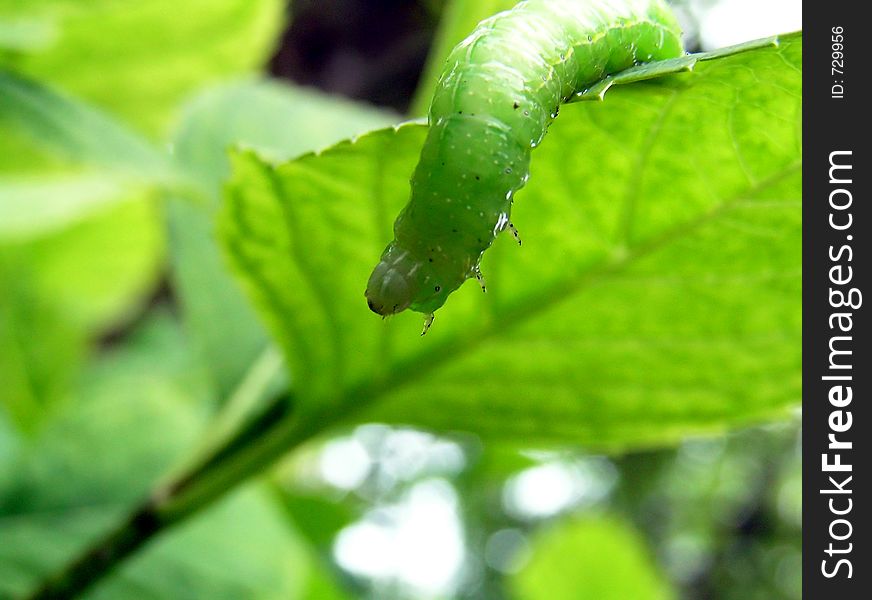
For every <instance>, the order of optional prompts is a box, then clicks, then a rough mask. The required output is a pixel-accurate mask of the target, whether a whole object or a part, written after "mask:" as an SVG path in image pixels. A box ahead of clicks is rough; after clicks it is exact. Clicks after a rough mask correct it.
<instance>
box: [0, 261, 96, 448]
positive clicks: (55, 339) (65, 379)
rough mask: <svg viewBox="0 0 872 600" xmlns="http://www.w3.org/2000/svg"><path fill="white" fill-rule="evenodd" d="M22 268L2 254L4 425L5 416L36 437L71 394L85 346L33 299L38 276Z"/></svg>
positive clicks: (53, 310) (0, 406)
mask: <svg viewBox="0 0 872 600" xmlns="http://www.w3.org/2000/svg"><path fill="white" fill-rule="evenodd" d="M22 262H23V261H22V260H21V259H20V257H18V256H15V255H14V254H13V253H9V252H4V251H2V249H0V419H2V413H3V412H6V414H7V415H8V416H9V417H10V418H11V420H12V422H13V423H14V424H15V426H16V427H17V428H18V429H20V430H23V431H25V432H29V433H32V432H33V431H34V430H35V429H36V427H37V425H38V424H39V423H40V421H41V420H42V419H43V418H44V417H45V416H46V415H47V413H48V411H49V409H50V408H52V407H53V406H54V405H55V403H56V402H57V401H58V400H60V399H61V397H62V396H63V395H64V393H65V392H66V388H67V385H68V384H69V382H70V379H71V377H72V375H73V373H74V372H75V370H76V367H78V365H79V362H80V359H81V357H82V354H83V352H84V341H85V340H84V338H83V336H82V335H81V333H80V332H79V330H78V329H77V328H75V327H72V326H71V325H70V324H69V323H68V322H67V321H66V320H65V319H64V316H63V315H62V314H59V313H58V309H57V307H56V306H53V305H52V304H51V303H50V302H48V301H47V300H46V299H45V298H41V297H39V295H38V294H36V293H34V289H33V274H32V273H31V272H30V269H29V268H27V266H26V265H25V264H22ZM0 455H2V453H0Z"/></svg>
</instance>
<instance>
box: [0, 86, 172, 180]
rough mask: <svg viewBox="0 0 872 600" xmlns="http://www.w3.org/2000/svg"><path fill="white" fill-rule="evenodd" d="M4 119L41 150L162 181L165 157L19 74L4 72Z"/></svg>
mask: <svg viewBox="0 0 872 600" xmlns="http://www.w3.org/2000/svg"><path fill="white" fill-rule="evenodd" d="M0 115H2V119H3V120H2V121H0V123H3V124H4V125H5V126H7V127H8V126H12V127H16V128H18V129H19V130H23V131H24V132H25V133H27V134H28V135H29V136H30V137H31V138H32V139H33V140H35V141H38V143H39V144H40V145H41V146H44V147H46V148H47V149H50V150H52V151H55V152H59V153H63V154H64V155H66V156H68V157H69V158H71V159H75V160H76V161H81V162H85V163H96V164H99V165H102V166H107V167H112V168H115V169H120V170H123V171H124V172H126V173H127V174H129V175H131V176H132V175H134V174H136V175H138V177H139V178H142V179H145V178H149V177H150V178H163V177H165V176H166V173H167V170H168V165H167V163H166V159H165V158H164V156H163V154H161V153H159V152H158V151H157V150H156V149H154V148H153V147H151V145H150V144H149V143H148V142H146V141H145V140H143V139H142V138H140V137H139V136H138V135H137V134H135V133H133V132H131V131H129V130H128V129H127V128H126V127H125V126H124V125H122V124H121V123H119V122H116V121H115V120H113V119H112V118H111V117H109V116H107V115H104V114H103V113H101V112H100V111H99V110H97V109H95V108H92V107H91V106H88V105H87V104H84V103H81V102H78V101H76V100H74V99H71V98H67V97H65V96H63V95H62V94H58V93H56V92H54V91H52V90H51V89H49V88H47V87H45V86H43V85H41V84H39V83H37V82H35V81H31V80H29V79H26V78H24V77H20V76H19V75H16V74H15V73H11V72H8V71H2V70H0Z"/></svg>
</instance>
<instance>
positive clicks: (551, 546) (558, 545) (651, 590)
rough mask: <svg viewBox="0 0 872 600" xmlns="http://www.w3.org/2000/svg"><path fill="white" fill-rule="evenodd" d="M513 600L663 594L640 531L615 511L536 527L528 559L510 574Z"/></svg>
mask: <svg viewBox="0 0 872 600" xmlns="http://www.w3.org/2000/svg"><path fill="white" fill-rule="evenodd" d="M510 584H511V588H512V589H513V591H514V592H515V593H514V595H513V597H515V598H518V600H628V599H630V598H632V600H668V599H669V598H674V597H675V593H674V592H673V591H672V590H670V588H669V586H668V584H667V583H666V580H665V578H664V577H663V576H662V575H661V574H660V573H658V571H657V568H656V566H655V565H654V563H653V561H652V559H651V557H650V556H649V553H648V551H647V549H646V548H645V545H644V542H643V540H642V537H641V536H640V535H639V534H638V533H637V532H636V531H634V530H633V529H632V527H631V526H630V525H629V524H627V523H625V522H623V521H621V520H618V519H616V518H614V517H598V518H595V517H586V518H584V519H576V520H573V521H569V522H567V523H563V524H560V525H558V526H556V527H552V528H551V529H549V530H546V531H543V532H540V533H539V534H538V535H537V536H536V537H535V538H534V542H533V544H532V557H531V560H530V563H529V564H527V565H526V566H525V567H524V568H523V570H521V571H520V572H519V573H518V574H517V575H515V576H513V577H512V579H511V580H510Z"/></svg>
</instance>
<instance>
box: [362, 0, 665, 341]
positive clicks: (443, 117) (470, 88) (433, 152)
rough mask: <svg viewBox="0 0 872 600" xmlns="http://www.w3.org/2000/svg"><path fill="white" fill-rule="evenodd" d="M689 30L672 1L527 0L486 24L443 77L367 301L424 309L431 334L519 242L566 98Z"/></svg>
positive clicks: (386, 308) (658, 53) (385, 311)
mask: <svg viewBox="0 0 872 600" xmlns="http://www.w3.org/2000/svg"><path fill="white" fill-rule="evenodd" d="M680 36H681V31H680V29H679V27H678V23H677V21H676V20H675V17H674V16H673V15H672V13H671V12H670V11H669V9H668V7H667V6H666V5H665V3H664V2H663V1H662V0H526V1H524V2H521V3H519V4H518V5H516V6H515V7H514V8H512V9H511V10H508V11H505V12H502V13H499V14H497V15H494V16H493V17H491V18H489V19H486V20H485V21H483V22H482V23H480V24H479V25H478V27H476V29H475V30H474V31H473V32H472V33H471V34H470V35H469V36H468V37H467V38H466V39H465V40H464V41H463V42H461V43H460V44H458V46H457V47H456V48H454V50H453V51H452V52H451V54H450V55H449V57H448V60H447V61H446V65H445V70H444V71H443V73H442V75H441V77H440V79H439V82H438V84H437V86H436V91H435V93H434V96H433V100H432V102H431V104H430V112H429V124H430V130H429V132H428V135H427V140H426V141H425V143H424V147H423V148H422V150H421V159H420V161H419V162H418V166H417V167H416V168H415V172H414V174H413V175H412V180H411V197H410V199H409V203H408V204H407V205H406V207H405V208H404V209H403V211H402V212H401V213H400V215H399V216H398V217H397V220H396V222H395V223H394V236H395V237H394V240H393V241H392V242H391V243H390V244H389V245H388V246H387V248H386V249H385V251H384V253H383V254H382V257H381V260H380V261H379V263H378V264H377V265H376V267H375V269H374V270H373V272H372V275H371V276H370V278H369V282H368V284H367V288H366V298H367V303H368V305H369V307H370V308H371V309H372V310H373V311H374V312H376V313H378V314H380V315H383V316H384V315H389V314H394V313H397V312H400V311H403V310H406V309H407V308H410V309H412V310H415V311H418V312H422V313H424V314H425V315H426V320H425V328H424V331H425V332H426V330H427V327H429V325H430V323H432V321H433V313H434V311H435V310H436V309H438V308H439V307H441V306H442V305H443V304H444V303H445V301H446V299H447V298H448V296H449V295H450V294H451V293H452V292H453V291H454V290H456V289H457V288H458V287H460V285H461V284H462V283H463V282H464V281H465V280H466V279H468V278H470V277H476V278H478V279H479V281H480V282H481V273H480V272H479V263H480V261H481V257H482V254H483V253H484V251H485V250H487V249H488V248H489V247H490V245H491V244H492V243H493V241H494V239H495V238H496V236H497V235H498V234H499V233H500V232H502V231H503V230H505V229H506V228H507V227H508V228H510V229H511V230H512V233H513V234H514V235H515V237H516V239H517V240H518V242H519V243H520V238H519V237H518V236H517V231H516V230H515V229H514V226H512V225H510V223H509V214H510V212H511V207H512V199H513V197H514V194H515V192H517V191H518V190H519V189H520V188H521V187H523V185H524V184H525V183H526V181H527V178H528V176H529V164H530V154H531V150H532V149H533V148H535V147H536V146H538V145H539V144H540V143H541V141H542V138H543V137H544V135H545V132H546V131H547V129H548V125H550V123H551V121H552V120H554V119H555V118H556V117H557V113H558V112H559V108H560V103H561V102H563V101H565V99H567V98H570V97H572V96H573V95H574V94H575V93H576V92H580V91H582V90H585V89H587V88H588V87H589V86H590V85H591V84H592V83H595V82H597V81H599V80H600V79H602V78H603V77H604V76H605V75H608V74H611V73H616V72H618V71H621V70H623V69H626V68H628V67H631V66H633V65H635V64H638V63H640V62H645V61H651V60H663V59H667V58H673V57H676V56H680V55H681V54H682V47H681V39H680ZM520 37H523V42H524V43H519V38H520ZM519 82H523V83H519ZM522 105H523V106H524V110H522V111H519V110H518V109H519V108H520V107H521V106H522ZM469 174H474V179H475V181H476V182H477V183H476V184H475V185H473V184H472V183H471V181H470V178H469ZM482 289H484V285H482Z"/></svg>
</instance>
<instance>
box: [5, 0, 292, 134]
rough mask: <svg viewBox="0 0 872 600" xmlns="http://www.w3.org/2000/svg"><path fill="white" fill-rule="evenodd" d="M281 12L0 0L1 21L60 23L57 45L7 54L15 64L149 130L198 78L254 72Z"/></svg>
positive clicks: (207, 4) (239, 2)
mask: <svg viewBox="0 0 872 600" xmlns="http://www.w3.org/2000/svg"><path fill="white" fill-rule="evenodd" d="M284 11H285V2H283V1H282V0H254V1H251V0H223V1H221V2H215V1H214V0H142V1H140V2H135V3H130V2H125V1H121V0H92V1H90V2H79V1H77V0H42V1H41V2H33V3H21V2H20V1H19V0H0V18H4V19H6V20H10V21H11V20H18V19H46V20H53V21H56V22H57V27H58V32H57V41H56V43H55V44H54V45H53V46H51V48H49V49H47V50H45V51H42V52H39V53H31V54H26V55H21V56H14V57H13V59H12V64H13V65H14V66H15V68H16V70H18V71H19V72H20V73H22V74H25V75H27V76H30V77H33V78H35V79H38V80H41V81H47V82H51V83H52V85H56V86H58V87H59V88H60V89H63V90H65V91H67V92H68V93H71V94H73V95H75V96H78V97H80V98H82V99H84V100H86V101H88V102H91V103H94V104H96V105H98V106H100V107H102V108H104V109H107V110H109V111H110V112H112V113H114V114H115V115H117V116H118V117H120V118H122V119H123V120H125V121H127V122H129V123H132V124H134V125H136V126H138V127H140V128H142V129H143V130H144V131H146V132H149V133H152V134H154V133H160V132H162V131H165V130H166V126H167V125H168V124H169V122H170V119H171V118H172V117H173V114H174V112H175V110H176V108H177V106H178V104H179V102H180V101H181V100H182V99H183V98H184V97H185V96H187V95H188V94H190V93H191V92H192V91H193V90H194V89H196V88H197V87H199V86H200V85H202V84H203V83H205V82H207V81H212V80H216V79H220V78H223V77H228V76H231V75H234V74H238V73H245V72H251V71H254V70H256V69H258V68H259V67H260V66H261V65H262V64H263V62H264V61H265V60H266V58H267V57H268V56H269V54H270V52H272V49H273V43H274V40H275V38H276V36H277V35H278V33H279V32H280V31H281V29H282V28H283V26H284V20H285V18H284V15H283V12H284ZM2 61H3V57H2V56H0V62H2ZM6 62H9V61H6Z"/></svg>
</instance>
